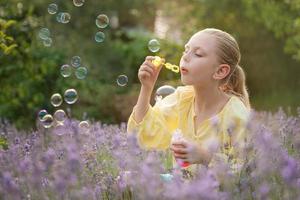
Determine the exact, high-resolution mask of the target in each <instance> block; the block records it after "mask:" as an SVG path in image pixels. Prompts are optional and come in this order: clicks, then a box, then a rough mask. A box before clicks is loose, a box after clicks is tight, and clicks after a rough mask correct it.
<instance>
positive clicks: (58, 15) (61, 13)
mask: <svg viewBox="0 0 300 200" xmlns="http://www.w3.org/2000/svg"><path fill="white" fill-rule="evenodd" d="M63 15H64V13H63V12H59V13H57V15H56V21H57V22H59V23H61V19H62V16H63Z"/></svg>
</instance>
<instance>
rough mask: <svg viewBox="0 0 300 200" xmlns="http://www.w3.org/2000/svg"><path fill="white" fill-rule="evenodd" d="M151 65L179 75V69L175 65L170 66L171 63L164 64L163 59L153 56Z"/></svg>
mask: <svg viewBox="0 0 300 200" xmlns="http://www.w3.org/2000/svg"><path fill="white" fill-rule="evenodd" d="M152 63H153V64H154V66H155V67H159V66H160V65H163V66H164V67H165V68H167V69H169V70H171V71H172V72H175V73H179V67H178V66H177V65H172V64H171V63H165V61H164V59H162V58H161V57H159V56H155V57H154V60H152Z"/></svg>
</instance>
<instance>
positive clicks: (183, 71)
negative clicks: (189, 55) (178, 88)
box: [180, 67, 189, 74]
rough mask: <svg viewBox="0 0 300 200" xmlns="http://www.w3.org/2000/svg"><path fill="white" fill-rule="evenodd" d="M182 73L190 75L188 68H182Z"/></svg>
mask: <svg viewBox="0 0 300 200" xmlns="http://www.w3.org/2000/svg"><path fill="white" fill-rule="evenodd" d="M180 71H181V73H182V74H186V73H188V71H189V70H187V68H185V67H180Z"/></svg>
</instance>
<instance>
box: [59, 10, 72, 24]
mask: <svg viewBox="0 0 300 200" xmlns="http://www.w3.org/2000/svg"><path fill="white" fill-rule="evenodd" d="M70 20H71V15H70V14H69V13H67V12H66V13H64V14H63V15H62V18H61V23H63V24H66V23H69V21H70Z"/></svg>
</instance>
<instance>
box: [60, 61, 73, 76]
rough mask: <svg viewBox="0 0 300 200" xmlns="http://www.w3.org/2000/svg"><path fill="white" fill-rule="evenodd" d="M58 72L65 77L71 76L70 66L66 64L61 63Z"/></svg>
mask: <svg viewBox="0 0 300 200" xmlns="http://www.w3.org/2000/svg"><path fill="white" fill-rule="evenodd" d="M60 74H61V75H62V76H63V77H65V78H66V77H69V76H71V74H72V67H71V66H70V65H68V64H65V65H62V66H61V68H60Z"/></svg>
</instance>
